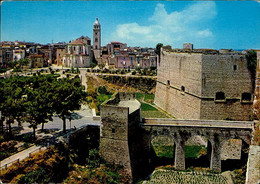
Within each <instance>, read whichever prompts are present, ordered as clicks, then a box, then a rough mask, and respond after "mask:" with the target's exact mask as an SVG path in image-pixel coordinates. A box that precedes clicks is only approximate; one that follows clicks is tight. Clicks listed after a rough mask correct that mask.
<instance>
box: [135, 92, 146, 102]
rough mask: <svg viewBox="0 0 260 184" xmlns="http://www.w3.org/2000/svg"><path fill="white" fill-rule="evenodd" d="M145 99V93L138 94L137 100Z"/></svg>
mask: <svg viewBox="0 0 260 184" xmlns="http://www.w3.org/2000/svg"><path fill="white" fill-rule="evenodd" d="M143 97H144V94H143V93H136V99H137V100H139V101H140V100H141V99H142V98H143Z"/></svg>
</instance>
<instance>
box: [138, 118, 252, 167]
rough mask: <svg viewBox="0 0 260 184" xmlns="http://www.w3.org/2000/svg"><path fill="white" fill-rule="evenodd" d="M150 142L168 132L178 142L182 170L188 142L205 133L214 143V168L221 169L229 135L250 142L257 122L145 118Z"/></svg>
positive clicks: (178, 163) (176, 160)
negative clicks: (222, 152) (223, 148)
mask: <svg viewBox="0 0 260 184" xmlns="http://www.w3.org/2000/svg"><path fill="white" fill-rule="evenodd" d="M141 127H142V128H143V129H144V130H145V134H146V139H147V140H146V143H147V144H149V145H148V147H151V141H152V139H153V138H154V137H156V136H159V135H165V136H168V137H170V138H171V139H172V140H173V141H174V143H175V154H174V155H175V158H174V165H175V168H176V169H178V170H184V169H185V142H186V141H187V140H188V139H189V138H191V137H193V136H196V135H199V136H204V137H206V138H207V139H208V141H209V143H210V144H209V145H210V146H211V149H210V150H211V157H210V169H211V170H215V171H221V158H220V155H221V148H222V146H223V144H224V143H225V142H226V141H227V140H229V139H241V140H242V141H243V142H244V143H246V144H248V145H250V142H251V133H252V130H253V128H254V122H251V121H215V120H214V121H211V120H174V119H143V121H142V123H141Z"/></svg>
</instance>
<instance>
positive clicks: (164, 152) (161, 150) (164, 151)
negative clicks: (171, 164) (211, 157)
mask: <svg viewBox="0 0 260 184" xmlns="http://www.w3.org/2000/svg"><path fill="white" fill-rule="evenodd" d="M152 146H153V149H154V151H155V153H156V156H157V157H161V158H162V157H166V158H173V151H174V147H173V145H167V146H166V145H152ZM205 149H206V147H205V146H195V145H186V146H185V158H198V157H199V156H200V153H201V152H202V151H204V150H205Z"/></svg>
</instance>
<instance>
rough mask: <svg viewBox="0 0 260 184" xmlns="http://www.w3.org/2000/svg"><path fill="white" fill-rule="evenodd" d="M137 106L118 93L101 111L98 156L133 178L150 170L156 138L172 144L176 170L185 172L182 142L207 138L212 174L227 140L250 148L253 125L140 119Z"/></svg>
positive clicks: (218, 168)
mask: <svg viewBox="0 0 260 184" xmlns="http://www.w3.org/2000/svg"><path fill="white" fill-rule="evenodd" d="M140 107H141V104H140V102H139V101H137V100H136V99H135V94H127V93H117V94H115V95H114V96H113V97H112V98H111V99H110V100H109V101H107V102H105V103H103V104H102V105H101V111H100V112H101V126H100V154H101V156H102V157H103V158H104V159H105V160H106V161H107V162H110V163H114V164H119V165H122V166H123V167H124V168H125V169H126V170H127V171H128V173H129V175H130V176H131V177H132V178H133V179H134V178H137V177H138V176H140V175H144V171H147V170H149V168H151V166H152V164H151V156H152V151H151V150H152V149H151V141H152V139H153V138H154V137H156V136H159V135H166V136H168V137H170V138H171V139H172V140H173V141H174V143H175V144H174V147H175V155H174V165H175V168H176V169H178V170H183V169H185V142H186V141H187V140H188V139H189V138H190V137H192V136H195V135H199V136H204V137H206V138H207V139H208V147H210V148H211V149H210V150H211V153H210V168H211V169H212V170H215V171H221V148H222V146H223V144H224V143H225V142H226V141H227V140H229V139H231V138H236V139H241V140H242V142H244V143H246V144H248V145H250V141H251V134H252V131H253V128H254V123H253V122H250V121H221V120H213V121H210V120H175V119H142V118H141V108H140ZM147 172H148V171H147ZM146 174H147V173H146Z"/></svg>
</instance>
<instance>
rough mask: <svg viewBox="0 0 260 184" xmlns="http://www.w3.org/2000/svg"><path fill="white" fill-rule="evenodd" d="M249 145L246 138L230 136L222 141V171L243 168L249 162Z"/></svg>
mask: <svg viewBox="0 0 260 184" xmlns="http://www.w3.org/2000/svg"><path fill="white" fill-rule="evenodd" d="M249 146H250V144H248V142H247V141H246V139H243V138H242V137H238V136H230V137H227V138H225V139H224V140H223V141H222V142H221V145H220V147H221V171H227V170H234V169H241V168H242V167H243V166H244V165H246V163H247V159H248V152H249Z"/></svg>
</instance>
